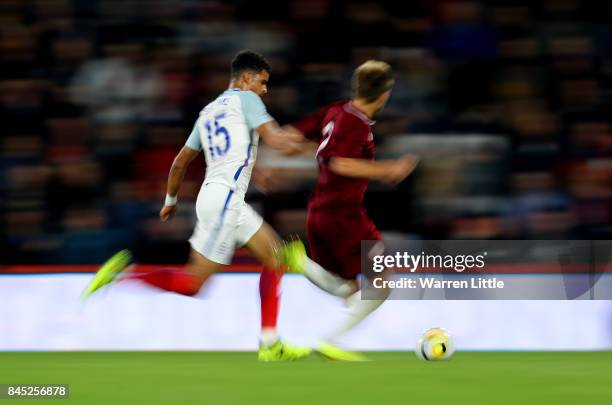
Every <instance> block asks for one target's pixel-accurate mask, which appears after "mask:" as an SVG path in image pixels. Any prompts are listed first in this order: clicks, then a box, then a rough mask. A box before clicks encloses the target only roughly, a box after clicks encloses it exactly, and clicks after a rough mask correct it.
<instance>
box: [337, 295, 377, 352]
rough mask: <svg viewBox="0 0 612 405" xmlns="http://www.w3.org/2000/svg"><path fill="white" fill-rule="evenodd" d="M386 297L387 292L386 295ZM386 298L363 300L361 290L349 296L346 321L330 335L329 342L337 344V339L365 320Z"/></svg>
mask: <svg viewBox="0 0 612 405" xmlns="http://www.w3.org/2000/svg"><path fill="white" fill-rule="evenodd" d="M384 298H385V299H386V294H385V297H384ZM385 299H378V300H362V299H361V291H357V292H356V293H354V294H353V295H351V296H350V297H348V298H347V300H346V301H347V309H348V315H347V317H346V319H345V320H344V322H343V323H342V324H341V325H340V327H338V328H337V329H336V330H335V331H334V332H333V333H332V334H330V335H329V337H328V338H327V339H326V341H327V342H330V343H333V344H335V343H336V341H337V340H338V339H339V338H341V337H342V336H343V335H345V334H346V333H347V332H349V331H350V330H352V329H353V328H354V327H355V326H357V325H358V324H359V323H360V322H361V321H363V320H364V319H365V318H366V317H367V316H368V315H370V314H371V313H372V312H374V310H375V309H376V308H378V307H379V306H380V305H381V304H382V303H383V302H385Z"/></svg>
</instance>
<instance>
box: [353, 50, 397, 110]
mask: <svg viewBox="0 0 612 405" xmlns="http://www.w3.org/2000/svg"><path fill="white" fill-rule="evenodd" d="M393 83H394V80H393V72H392V71H391V66H389V64H388V63H386V62H381V61H376V60H369V61H367V62H365V63H363V64H362V65H361V66H359V67H358V68H357V69H355V72H354V73H353V79H352V88H353V97H354V98H361V99H364V100H365V101H366V102H368V103H371V102H373V101H375V100H376V99H377V98H378V97H380V95H381V94H383V93H384V92H386V91H387V90H389V89H391V87H393Z"/></svg>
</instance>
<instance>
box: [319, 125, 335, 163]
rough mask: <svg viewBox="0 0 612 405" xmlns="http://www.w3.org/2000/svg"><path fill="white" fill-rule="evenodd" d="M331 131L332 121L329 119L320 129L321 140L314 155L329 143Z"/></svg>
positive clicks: (332, 130) (332, 128)
mask: <svg viewBox="0 0 612 405" xmlns="http://www.w3.org/2000/svg"><path fill="white" fill-rule="evenodd" d="M332 132H334V121H329V122H328V123H327V125H325V126H324V127H323V130H322V131H321V135H323V140H322V141H321V144H320V145H319V148H318V149H317V153H316V154H315V157H318V156H319V153H320V152H321V151H322V150H323V149H325V147H326V146H327V144H328V143H329V138H331V134H332Z"/></svg>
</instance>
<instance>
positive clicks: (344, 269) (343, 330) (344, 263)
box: [325, 235, 389, 344]
mask: <svg viewBox="0 0 612 405" xmlns="http://www.w3.org/2000/svg"><path fill="white" fill-rule="evenodd" d="M372 236H377V235H372ZM370 240H371V239H370ZM380 244H382V241H381V242H380ZM373 249H378V247H374V248H373ZM340 254H342V257H343V259H342V260H341V266H340V271H341V274H342V275H344V276H345V277H356V276H357V274H359V272H360V269H361V255H360V252H357V251H353V252H344V253H343V252H340ZM380 276H381V277H386V274H384V273H383V274H380ZM374 294H375V295H374ZM388 297H389V291H388V290H387V289H377V290H376V291H372V292H371V293H370V297H369V299H362V297H361V290H358V291H356V292H355V293H353V294H351V295H350V296H349V297H348V298H347V299H346V307H347V315H346V317H345V319H344V320H343V321H342V322H341V323H340V324H339V325H338V326H337V327H336V328H335V329H334V330H333V331H332V332H331V333H330V334H329V335H328V336H327V338H326V339H325V341H326V342H328V343H331V344H337V343H338V341H339V340H340V339H341V338H342V337H343V336H345V335H346V334H347V333H348V332H350V331H351V330H352V329H353V328H355V327H356V326H357V325H359V324H360V323H361V322H362V321H363V320H364V319H366V318H367V317H368V316H369V315H370V314H371V313H372V312H374V311H375V310H376V309H377V308H378V307H380V306H381V304H382V303H383V302H384V301H385V300H386V299H387V298H388Z"/></svg>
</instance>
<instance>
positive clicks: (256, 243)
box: [246, 222, 312, 361]
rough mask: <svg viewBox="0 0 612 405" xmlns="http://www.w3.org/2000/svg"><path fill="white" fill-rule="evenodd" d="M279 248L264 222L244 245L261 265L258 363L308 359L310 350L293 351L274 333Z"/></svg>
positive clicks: (277, 241)
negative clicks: (260, 324)
mask: <svg viewBox="0 0 612 405" xmlns="http://www.w3.org/2000/svg"><path fill="white" fill-rule="evenodd" d="M281 246H282V242H281V239H280V238H279V236H278V235H277V234H276V232H275V231H274V229H272V227H271V226H270V225H268V224H267V223H266V222H263V223H262V225H261V227H260V228H259V229H258V230H257V232H255V234H254V235H253V236H252V237H251V239H249V241H248V242H247V243H246V247H247V249H249V251H251V253H252V254H253V255H254V256H255V257H256V258H257V259H258V260H259V261H260V262H261V263H263V265H264V266H265V267H264V272H266V273H264V272H262V274H261V279H260V290H259V292H260V298H261V312H262V330H261V340H260V348H259V353H258V357H259V360H260V361H284V360H298V359H301V358H304V357H306V356H308V355H309V354H310V353H311V352H312V350H311V349H310V348H307V347H295V346H291V345H288V344H287V343H284V342H283V341H281V340H280V338H279V337H278V334H277V331H276V317H277V315H278V302H279V295H280V293H279V286H280V279H281V269H280V265H281V263H280V262H279V257H278V251H279V249H280V248H281Z"/></svg>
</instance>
